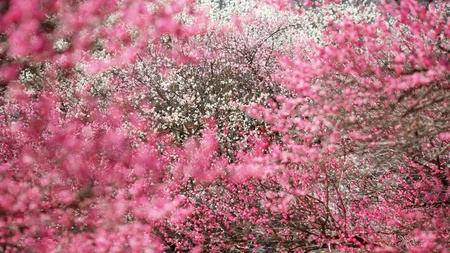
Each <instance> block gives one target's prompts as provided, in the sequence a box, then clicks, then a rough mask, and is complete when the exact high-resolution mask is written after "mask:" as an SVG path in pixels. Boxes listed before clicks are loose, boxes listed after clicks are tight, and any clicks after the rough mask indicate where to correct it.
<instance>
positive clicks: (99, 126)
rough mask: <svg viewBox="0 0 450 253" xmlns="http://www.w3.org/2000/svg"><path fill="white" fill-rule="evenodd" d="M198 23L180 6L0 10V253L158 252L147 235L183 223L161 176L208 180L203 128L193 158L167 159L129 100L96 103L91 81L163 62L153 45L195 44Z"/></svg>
mask: <svg viewBox="0 0 450 253" xmlns="http://www.w3.org/2000/svg"><path fill="white" fill-rule="evenodd" d="M182 14H183V15H185V16H188V17H189V18H190V21H185V20H181V19H180V18H178V17H176V15H182ZM199 19H204V16H203V15H201V13H200V12H197V10H194V9H193V5H192V3H191V2H189V1H186V2H180V1H176V2H166V3H164V4H162V3H159V2H156V1H155V2H148V1H90V0H88V1H20V2H19V1H0V33H1V35H0V38H1V41H0V43H1V44H0V79H1V82H2V85H3V86H4V88H3V90H2V94H1V97H0V103H1V104H0V112H1V114H0V126H1V130H0V132H1V134H0V136H1V137H0V154H1V155H0V182H1V183H0V195H1V196H2V197H1V198H0V251H1V252H24V251H26V252H28V251H30V252H53V251H64V252H79V251H83V252H124V251H131V252H140V251H145V252H155V251H156V252H161V251H163V250H164V248H165V247H166V245H165V244H164V242H163V241H162V240H161V238H160V237H159V235H158V234H157V233H156V232H155V223H156V222H158V220H161V219H165V218H166V217H171V216H174V217H177V219H179V220H182V219H183V217H184V216H186V215H187V214H188V213H189V212H190V210H189V209H186V208H183V207H180V208H178V205H179V203H180V202H181V201H182V196H174V194H172V193H170V192H168V191H167V189H168V187H169V186H168V185H170V184H172V183H177V182H174V181H172V180H171V179H170V177H169V176H167V175H168V174H169V172H170V174H169V175H171V173H175V172H177V173H180V174H184V175H191V177H192V178H196V179H197V180H209V179H210V178H212V177H213V176H214V171H215V169H214V168H215V166H216V165H215V164H217V166H218V165H219V164H220V163H219V162H215V163H212V160H211V159H213V155H212V154H214V152H215V150H216V148H217V144H216V141H215V140H214V135H215V134H214V133H215V132H214V127H213V124H211V128H207V127H205V129H206V130H205V131H204V133H205V134H204V136H205V138H204V140H203V139H202V140H200V143H201V144H202V145H201V147H200V146H198V145H190V146H186V147H177V146H175V145H174V144H173V141H172V139H171V138H170V137H168V136H167V135H164V134H159V133H155V132H154V131H151V130H150V128H149V125H151V124H150V122H151V118H149V117H146V115H141V114H139V113H136V112H135V107H133V105H132V104H130V103H129V101H130V100H129V99H128V98H130V97H131V95H130V93H131V91H130V90H126V89H117V90H118V92H117V93H115V94H114V95H115V97H114V98H110V99H103V98H102V97H101V96H98V94H96V88H97V87H96V85H95V84H96V79H95V78H94V77H96V75H97V74H98V75H107V74H108V73H109V72H108V71H106V70H109V69H111V68H113V67H122V66H124V65H126V64H129V63H132V62H133V61H134V60H135V57H136V56H137V54H138V52H140V51H142V50H148V47H156V48H157V49H158V50H164V49H163V48H162V47H158V45H159V43H160V38H161V37H162V36H167V35H170V36H175V37H177V38H179V39H180V43H181V40H182V39H184V38H188V37H189V36H192V35H195V34H197V33H199V32H201V31H202V29H203V25H206V24H207V22H206V20H204V22H203V20H202V22H200V21H199ZM194 24H195V25H194ZM165 52H166V54H167V57H169V58H173V59H177V60H179V61H189V60H190V57H189V56H187V55H183V54H182V52H181V51H178V50H176V49H174V50H165ZM104 71H106V72H104ZM80 72H81V73H82V74H79V73H80ZM99 72H100V73H99ZM85 73H90V74H92V75H93V76H92V78H87V77H86V75H85ZM94 74H95V76H94ZM108 77H109V78H110V79H111V80H112V79H113V77H111V76H108ZM29 84H31V85H29ZM111 85H117V87H120V79H117V80H116V82H115V83H111ZM139 102H142V103H140V105H141V108H147V107H148V108H150V107H151V105H150V104H148V103H147V104H146V103H145V101H138V103H139ZM198 154H200V155H201V156H198ZM208 157H209V158H208ZM200 158H201V159H200ZM180 161H183V163H180ZM222 166H224V165H223V164H222ZM200 168H201V170H203V171H202V172H200V171H198V169H200ZM175 213H176V214H175ZM172 221H173V222H175V219H172Z"/></svg>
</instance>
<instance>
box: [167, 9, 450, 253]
mask: <svg viewBox="0 0 450 253" xmlns="http://www.w3.org/2000/svg"><path fill="white" fill-rule="evenodd" d="M379 11H380V15H379V16H378V17H376V18H374V19H373V20H370V21H368V22H367V21H355V20H353V19H350V18H346V17H342V19H341V20H340V21H336V22H330V23H329V25H328V28H327V29H326V30H325V32H324V34H323V38H322V40H321V41H320V43H317V42H310V43H306V44H300V45H299V46H298V48H297V50H296V52H295V53H294V54H292V55H287V56H282V57H280V58H279V61H280V62H281V64H282V65H283V67H284V69H283V70H282V71H279V72H278V73H276V74H275V75H274V80H275V81H277V82H279V83H280V84H282V85H284V87H286V88H287V89H289V90H291V91H292V92H293V95H291V96H285V95H279V96H275V97H273V98H269V99H268V101H267V104H268V106H266V105H255V106H253V107H250V108H249V113H250V115H251V116H253V117H254V118H255V119H257V120H262V121H264V122H266V123H267V124H268V125H269V126H270V128H269V130H270V131H272V132H274V133H276V135H275V136H276V138H270V137H269V138H256V139H255V140H256V141H255V142H254V143H255V146H254V149H253V150H252V151H251V152H248V153H241V156H240V159H239V162H238V163H237V164H236V165H235V166H229V167H228V169H227V172H226V173H225V176H224V177H222V178H221V179H220V180H217V181H215V182H213V183H208V184H204V183H202V184H195V182H192V181H189V180H188V179H186V181H185V182H186V184H183V185H182V186H181V187H179V190H178V191H180V192H182V193H184V194H185V195H186V196H187V198H186V199H185V200H186V202H185V205H186V206H192V207H195V209H194V210H195V211H194V213H193V214H192V215H190V216H189V217H188V218H187V219H186V221H185V223H184V224H183V226H180V224H176V225H175V226H174V225H173V224H171V223H170V221H167V222H166V224H163V225H162V226H163V228H165V230H163V231H165V236H166V238H168V240H170V241H171V242H172V243H173V245H174V246H173V247H174V248H175V249H178V250H187V249H191V248H192V247H194V246H198V245H201V247H203V248H204V249H205V250H206V251H214V250H215V251H223V250H233V251H244V252H247V251H256V252H264V251H301V252H314V251H317V250H321V249H323V250H329V251H333V250H338V251H343V252H349V251H357V252H359V251H363V252H364V251H367V250H368V251H379V252H403V251H410V252H432V251H435V252H448V251H449V247H450V245H449V244H448V242H449V241H450V240H449V236H450V230H449V229H450V220H449V217H448V213H449V212H450V210H449V209H450V202H449V200H450V194H449V187H450V185H449V178H450V171H449V161H448V159H449V155H448V154H449V147H450V144H449V138H448V137H449V126H450V125H449V117H448V108H449V107H448V105H449V102H450V100H449V98H450V97H449V90H448V85H449V81H448V80H449V67H450V65H449V61H448V59H449V52H450V51H449V50H450V47H449V40H448V37H449V31H450V29H449V21H448V15H449V13H448V4H447V3H440V2H436V3H429V4H423V3H420V2H416V1H401V3H392V4H385V5H382V6H379ZM181 231H182V232H181Z"/></svg>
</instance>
